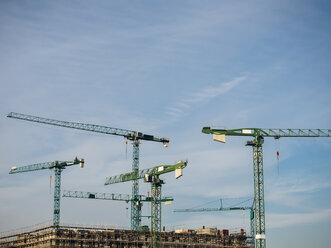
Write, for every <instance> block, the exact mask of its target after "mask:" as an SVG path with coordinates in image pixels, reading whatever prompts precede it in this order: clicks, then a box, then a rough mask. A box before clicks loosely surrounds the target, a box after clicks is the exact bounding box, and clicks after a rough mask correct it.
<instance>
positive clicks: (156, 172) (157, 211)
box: [105, 161, 187, 248]
mask: <svg viewBox="0 0 331 248" xmlns="http://www.w3.org/2000/svg"><path fill="white" fill-rule="evenodd" d="M186 166H187V161H185V162H184V161H179V162H177V163H176V164H174V165H159V166H155V167H153V168H149V169H144V170H140V171H138V172H130V173H125V174H121V175H118V176H113V177H108V178H106V182H105V185H109V184H114V183H122V182H127V181H132V180H138V179H143V178H144V179H145V182H149V183H151V197H152V199H151V237H152V242H151V247H153V248H156V247H160V240H161V239H160V233H161V187H162V184H164V181H163V180H161V179H160V178H159V176H160V175H162V174H165V173H169V172H172V171H175V177H176V179H177V178H179V177H181V176H182V175H183V169H184V168H185V167H186Z"/></svg>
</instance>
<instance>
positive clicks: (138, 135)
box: [7, 112, 169, 230]
mask: <svg viewBox="0 0 331 248" xmlns="http://www.w3.org/2000/svg"><path fill="white" fill-rule="evenodd" d="M7 117H10V118H15V119H19V120H25V121H31V122H37V123H42V124H48V125H54V126H60V127H66V128H73V129H80V130H84V131H90V132H97V133H103V134H111V135H118V136H123V137H125V138H126V139H128V140H131V141H132V145H133V156H132V158H133V162H132V172H137V171H139V144H140V140H147V141H155V142H161V143H163V145H164V146H165V147H167V146H168V144H169V139H168V138H158V137H155V136H153V135H148V134H144V133H142V132H137V131H133V130H127V129H121V128H113V127H106V126H100V125H94V124H84V123H78V122H68V121H59V120H53V119H47V118H43V117H38V116H32V115H26V114H20V113H14V112H11V113H9V114H8V115H7ZM138 194H139V183H138V181H137V180H134V181H133V182H132V196H133V198H134V199H136V198H137V195H138ZM137 203H138V199H137V200H134V201H132V202H131V229H132V230H137V227H138V226H140V215H141V207H140V206H139V204H137Z"/></svg>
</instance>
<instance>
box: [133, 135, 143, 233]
mask: <svg viewBox="0 0 331 248" xmlns="http://www.w3.org/2000/svg"><path fill="white" fill-rule="evenodd" d="M132 145H133V156H132V159H133V161H132V172H136V173H138V171H139V140H134V141H133V142H132ZM138 195H139V181H138V180H133V182H132V197H133V199H134V200H133V201H131V230H137V229H138V226H140V222H141V202H140V201H139V199H138Z"/></svg>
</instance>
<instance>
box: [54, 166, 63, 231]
mask: <svg viewBox="0 0 331 248" xmlns="http://www.w3.org/2000/svg"><path fill="white" fill-rule="evenodd" d="M57 165H58V162H56V164H55V168H54V172H55V183H54V215H53V224H54V226H56V227H58V226H59V225H60V197H61V172H62V168H58V167H57Z"/></svg>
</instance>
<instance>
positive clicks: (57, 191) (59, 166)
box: [9, 158, 84, 227]
mask: <svg viewBox="0 0 331 248" xmlns="http://www.w3.org/2000/svg"><path fill="white" fill-rule="evenodd" d="M75 164H79V165H80V167H81V168H83V167H84V159H77V158H75V159H74V160H73V161H54V162H45V163H39V164H32V165H27V166H22V167H16V166H13V167H12V168H11V170H10V172H9V174H16V173H22V172H29V171H37V170H45V169H54V173H55V183H54V208H53V225H54V226H55V227H58V226H59V225H60V198H61V172H62V170H63V169H65V168H66V167H68V166H72V165H75Z"/></svg>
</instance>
